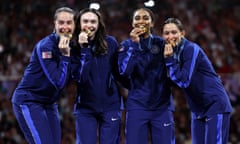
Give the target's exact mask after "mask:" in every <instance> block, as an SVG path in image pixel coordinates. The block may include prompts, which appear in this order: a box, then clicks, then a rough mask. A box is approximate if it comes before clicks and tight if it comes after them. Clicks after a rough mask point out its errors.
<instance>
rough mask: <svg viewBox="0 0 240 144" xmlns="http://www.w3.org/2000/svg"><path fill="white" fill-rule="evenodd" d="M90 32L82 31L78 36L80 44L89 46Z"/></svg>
mask: <svg viewBox="0 0 240 144" xmlns="http://www.w3.org/2000/svg"><path fill="white" fill-rule="evenodd" d="M89 34H90V32H89V31H81V32H80V34H79V35H78V43H79V44H80V45H81V46H83V45H84V44H88V36H89Z"/></svg>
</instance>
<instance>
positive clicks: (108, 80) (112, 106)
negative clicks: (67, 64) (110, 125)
mask: <svg viewBox="0 0 240 144" xmlns="http://www.w3.org/2000/svg"><path fill="white" fill-rule="evenodd" d="M105 40H106V42H107V45H108V53H107V54H106V55H100V56H95V55H94V54H93V51H94V49H95V45H94V43H93V42H89V45H88V47H90V48H88V47H84V48H80V50H79V51H77V50H75V52H72V54H73V56H72V57H74V59H73V61H72V69H73V73H72V77H73V79H75V80H77V86H78V88H77V89H78V92H77V95H78V96H77V101H76V109H75V110H80V111H82V112H104V111H110V110H120V102H121V99H120V94H119V91H118V87H117V83H116V80H118V79H119V74H118V66H117V50H118V43H117V41H116V39H115V38H114V37H112V36H106V38H105Z"/></svg>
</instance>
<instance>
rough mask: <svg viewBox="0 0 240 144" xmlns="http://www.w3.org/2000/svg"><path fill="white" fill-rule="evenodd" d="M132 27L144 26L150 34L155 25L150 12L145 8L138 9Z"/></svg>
mask: <svg viewBox="0 0 240 144" xmlns="http://www.w3.org/2000/svg"><path fill="white" fill-rule="evenodd" d="M132 27H133V28H144V29H145V31H146V33H147V34H149V33H150V30H151V28H152V27H153V19H152V17H151V15H150V13H149V12H148V11H146V10H144V9H139V10H137V11H136V12H135V13H134V15H133V21H132Z"/></svg>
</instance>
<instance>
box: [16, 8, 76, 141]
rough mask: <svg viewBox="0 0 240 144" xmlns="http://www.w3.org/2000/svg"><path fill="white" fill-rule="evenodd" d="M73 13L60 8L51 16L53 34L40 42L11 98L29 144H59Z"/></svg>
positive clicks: (73, 24)
mask: <svg viewBox="0 0 240 144" xmlns="http://www.w3.org/2000/svg"><path fill="white" fill-rule="evenodd" d="M74 14H75V12H74V11H73V10H72V9H70V8H68V7H62V8H59V9H57V10H56V12H55V15H54V32H53V33H52V34H50V35H48V36H46V37H45V38H43V39H42V40H40V41H39V42H38V43H37V44H36V46H35V48H34V50H33V52H32V56H31V59H30V63H29V65H28V66H27V68H26V70H25V72H24V76H23V78H22V80H21V81H20V83H19V84H18V86H17V88H16V90H15V91H14V94H13V97H12V105H13V111H14V113H15V116H16V119H17V121H18V124H19V126H20V128H21V130H22V132H23V134H24V136H25V138H26V140H27V142H28V143H29V144H60V143H61V128H60V119H59V114H58V105H57V104H56V101H57V100H58V99H59V97H60V94H61V91H62V89H63V88H64V86H65V85H66V83H67V80H68V77H69V76H70V61H71V60H70V57H69V56H70V45H69V43H70V39H71V35H72V34H73V31H74V28H75V23H74Z"/></svg>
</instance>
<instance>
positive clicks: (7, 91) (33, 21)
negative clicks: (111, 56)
mask: <svg viewBox="0 0 240 144" xmlns="http://www.w3.org/2000/svg"><path fill="white" fill-rule="evenodd" d="M92 3H94V4H96V3H98V4H99V5H98V6H99V10H100V11H101V12H102V14H103V16H104V21H105V23H106V27H107V30H108V33H109V34H110V35H113V36H115V37H116V38H117V40H118V42H120V41H122V40H123V39H126V38H128V36H129V32H130V30H131V17H132V14H133V11H134V10H135V9H137V8H140V7H148V8H150V9H151V10H152V11H153V12H154V14H155V15H156V22H155V27H154V29H153V33H154V34H157V35H161V26H162V23H163V21H164V20H165V19H166V18H168V17H177V18H179V19H180V20H181V21H182V22H183V24H184V26H185V29H186V32H187V35H186V37H187V38H188V39H190V40H193V41H195V42H197V43H198V44H199V45H200V46H201V47H202V48H203V49H204V50H205V52H206V53H207V55H208V57H209V58H210V60H211V61H212V64H213V66H214V68H215V70H216V71H217V72H218V74H219V75H220V76H221V78H222V80H223V83H224V86H225V88H226V90H227V92H228V94H229V97H230V100H231V103H232V105H233V107H234V112H233V113H232V118H231V126H230V137H229V144H240V137H239V136H240V24H239V23H240V0H181V1H178V0H155V1H154V0H99V1H96V0H11V1H9V0H1V2H0V144H26V142H25V140H24V138H23V136H22V133H21V131H20V130H19V127H18V125H17V123H16V120H15V117H14V115H13V112H12V108H11V103H10V99H11V95H12V92H13V90H14V88H15V87H16V84H17V83H18V81H19V80H20V78H21V76H22V74H23V71H24V69H25V67H26V65H27V64H28V61H29V57H30V55H31V52H32V49H33V47H34V45H35V43H36V42H37V41H38V40H40V39H41V38H43V37H44V36H46V35H47V34H50V33H51V32H52V31H53V14H54V11H55V10H56V8H58V7H61V6H69V7H71V8H73V9H74V10H76V11H79V10H81V9H83V8H86V7H90V6H94V7H96V5H91V4H92ZM75 92H76V87H75V85H74V84H73V83H71V82H70V83H69V84H68V85H67V87H66V88H65V89H64V92H63V93H62V97H61V99H60V100H59V105H60V106H59V111H60V115H61V120H62V121H61V123H62V144H73V143H74V142H75V124H74V117H73V115H72V110H73V104H74V98H75ZM125 93H126V90H123V94H125ZM174 101H175V107H176V112H175V127H176V143H177V144H191V135H190V111H189V109H188V105H187V104H186V101H185V98H184V95H183V94H182V92H181V91H180V90H179V89H176V90H175V91H174ZM122 124H123V131H124V120H123V122H122ZM122 138H123V139H124V133H122ZM122 143H124V142H122Z"/></svg>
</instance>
